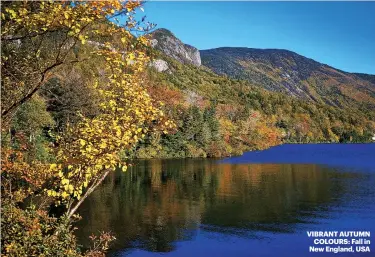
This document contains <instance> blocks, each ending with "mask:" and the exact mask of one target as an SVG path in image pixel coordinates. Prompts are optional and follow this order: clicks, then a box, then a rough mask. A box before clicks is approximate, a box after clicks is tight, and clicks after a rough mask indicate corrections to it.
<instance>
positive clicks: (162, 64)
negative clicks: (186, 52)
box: [150, 59, 169, 72]
mask: <svg viewBox="0 0 375 257" xmlns="http://www.w3.org/2000/svg"><path fill="white" fill-rule="evenodd" d="M150 65H151V66H152V67H154V68H155V69H156V70H157V71H158V72H163V71H167V70H169V67H168V63H167V62H166V61H164V60H161V59H156V60H154V61H152V62H151V63H150Z"/></svg>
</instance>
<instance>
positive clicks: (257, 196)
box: [77, 159, 375, 254]
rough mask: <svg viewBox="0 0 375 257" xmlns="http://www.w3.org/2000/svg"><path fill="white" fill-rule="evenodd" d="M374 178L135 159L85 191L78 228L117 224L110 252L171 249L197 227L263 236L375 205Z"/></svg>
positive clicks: (84, 236) (300, 167)
mask: <svg viewBox="0 0 375 257" xmlns="http://www.w3.org/2000/svg"><path fill="white" fill-rule="evenodd" d="M373 184H374V176H373V174H367V173H356V172H340V170H337V169H336V168H330V167H328V166H320V165H314V164H236V163H221V162H218V161H214V160H196V159H185V160H149V161H147V160H144V161H137V162H136V163H135V164H134V166H133V167H131V168H130V169H129V170H128V171H127V172H126V173H122V172H121V171H117V172H115V173H113V174H111V175H110V176H109V177H108V178H107V179H106V180H105V181H104V183H103V185H102V186H101V187H100V188H98V189H97V190H96V191H95V192H94V193H93V194H92V195H91V196H90V197H89V198H88V199H87V201H86V202H85V203H84V204H83V206H82V208H81V209H80V214H81V216H82V217H83V219H82V220H81V221H80V222H79V223H78V224H77V226H78V227H79V228H80V229H79V230H77V233H78V237H79V239H80V242H81V243H82V244H83V245H87V244H88V237H89V236H90V235H91V234H92V233H97V232H98V231H112V232H113V233H114V234H115V236H116V238H117V240H116V241H115V243H114V245H113V248H112V249H111V252H112V254H115V253H118V252H125V253H130V252H129V251H131V250H132V249H133V250H134V249H143V250H146V251H150V252H171V251H174V250H176V248H177V246H176V243H177V242H183V241H186V240H194V238H195V237H196V236H197V234H199V233H211V234H212V235H213V234H215V235H217V234H219V235H221V236H225V235H228V236H236V237H241V238H245V239H248V240H252V239H255V240H261V239H264V238H267V237H272V236H273V235H275V234H281V235H282V234H285V235H287V234H293V233H300V232H301V231H302V230H304V231H306V228H309V226H316V225H318V226H319V224H324V223H325V222H327V220H330V219H337V218H338V217H341V216H340V213H348V212H351V213H352V214H354V215H356V213H358V212H360V211H361V210H362V209H363V208H367V209H368V208H370V209H371V208H372V209H375V208H374V203H373V199H374V189H373V186H371V185H373ZM369 202H370V203H371V206H370V207H369V205H368V204H369ZM337 215H339V216H337ZM370 218H373V217H372V216H371V217H370Z"/></svg>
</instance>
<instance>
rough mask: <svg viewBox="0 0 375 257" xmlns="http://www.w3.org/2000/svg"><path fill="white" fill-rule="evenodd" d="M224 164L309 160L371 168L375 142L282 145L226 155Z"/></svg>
mask: <svg viewBox="0 0 375 257" xmlns="http://www.w3.org/2000/svg"><path fill="white" fill-rule="evenodd" d="M223 162H224V163H311V164H326V165H330V166H337V167H340V168H341V167H343V168H341V169H340V171H345V170H349V171H353V170H355V171H361V170H362V171H375V144H374V143H372V144H300V145H293V144H285V145H281V146H276V147H272V148H270V149H267V150H264V151H253V152H247V153H245V154H244V155H243V156H239V157H233V158H227V159H224V160H223ZM348 168H349V169H348Z"/></svg>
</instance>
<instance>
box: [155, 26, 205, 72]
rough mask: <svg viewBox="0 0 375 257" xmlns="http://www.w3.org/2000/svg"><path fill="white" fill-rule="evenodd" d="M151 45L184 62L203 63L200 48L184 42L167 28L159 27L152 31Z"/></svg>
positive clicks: (198, 64) (197, 64) (196, 64)
mask: <svg viewBox="0 0 375 257" xmlns="http://www.w3.org/2000/svg"><path fill="white" fill-rule="evenodd" d="M151 37H152V40H151V45H152V47H153V48H155V49H156V50H159V51H161V52H162V53H164V54H165V55H167V56H169V57H171V58H173V59H176V60H177V61H179V62H181V63H183V64H192V65H195V66H197V67H198V66H200V65H201V56H200V53H199V50H198V49H197V48H195V47H193V46H191V45H188V44H184V43H183V42H182V41H181V40H179V39H178V38H177V37H176V36H175V35H174V34H173V33H172V32H170V31H169V30H167V29H157V30H155V31H154V32H152V33H151Z"/></svg>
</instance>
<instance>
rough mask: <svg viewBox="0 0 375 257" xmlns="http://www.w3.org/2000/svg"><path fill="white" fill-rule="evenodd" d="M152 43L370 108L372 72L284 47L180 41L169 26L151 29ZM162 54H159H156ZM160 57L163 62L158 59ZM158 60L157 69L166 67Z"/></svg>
mask: <svg viewBox="0 0 375 257" xmlns="http://www.w3.org/2000/svg"><path fill="white" fill-rule="evenodd" d="M151 37H152V40H157V44H153V47H154V48H155V49H156V50H158V51H160V52H162V53H163V54H165V55H167V56H169V57H171V58H173V59H175V60H177V61H179V62H180V63H182V64H192V65H194V66H197V67H200V66H204V67H207V68H209V69H210V70H212V71H213V72H214V73H216V74H218V75H222V76H228V77H230V78H233V79H240V80H247V81H249V82H250V83H251V84H253V85H256V86H259V87H262V88H264V89H266V90H268V91H275V92H280V93H285V94H287V95H289V96H292V97H297V98H300V99H305V100H308V101H312V102H316V103H323V104H328V105H331V106H334V107H339V108H342V107H355V108H359V109H361V108H362V109H363V108H365V109H372V108H375V75H372V74H362V73H350V72H346V71H342V70H340V69H336V68H334V67H332V66H330V65H328V64H323V63H320V62H318V61H316V60H314V59H312V58H308V57H305V56H303V55H300V54H298V53H296V52H293V51H291V50H287V49H277V48H272V49H259V48H249V47H218V48H212V49H206V50H198V49H197V48H195V47H193V46H191V45H188V44H185V43H183V42H182V41H181V40H180V39H178V38H177V37H176V36H175V35H174V34H173V33H172V32H171V31H169V30H167V29H164V28H163V29H158V30H155V31H154V32H152V33H151ZM161 59H162V58H161ZM158 62H159V63H161V62H164V60H162V61H158ZM167 66H168V64H167V63H163V69H161V68H159V71H166V70H168V72H170V70H169V69H167V68H166V67H167Z"/></svg>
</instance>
